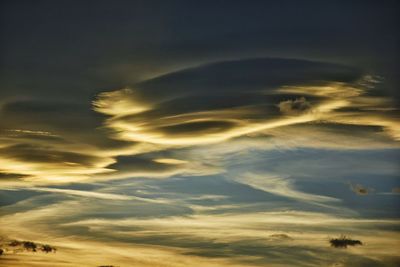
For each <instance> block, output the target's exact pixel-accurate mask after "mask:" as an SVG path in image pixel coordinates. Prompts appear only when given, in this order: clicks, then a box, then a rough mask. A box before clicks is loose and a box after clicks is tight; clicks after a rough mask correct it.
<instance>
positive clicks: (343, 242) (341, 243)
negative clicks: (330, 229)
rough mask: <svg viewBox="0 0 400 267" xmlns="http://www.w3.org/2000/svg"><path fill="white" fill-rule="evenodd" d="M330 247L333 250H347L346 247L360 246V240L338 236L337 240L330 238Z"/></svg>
mask: <svg viewBox="0 0 400 267" xmlns="http://www.w3.org/2000/svg"><path fill="white" fill-rule="evenodd" d="M329 243H331V246H332V247H335V248H347V246H358V245H362V242H361V241H360V240H355V239H350V238H347V237H346V236H345V235H342V236H340V237H339V238H331V239H330V240H329Z"/></svg>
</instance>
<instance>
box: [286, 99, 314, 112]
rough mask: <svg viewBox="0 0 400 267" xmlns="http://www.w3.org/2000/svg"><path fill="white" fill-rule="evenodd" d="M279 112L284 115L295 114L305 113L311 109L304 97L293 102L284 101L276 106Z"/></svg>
mask: <svg viewBox="0 0 400 267" xmlns="http://www.w3.org/2000/svg"><path fill="white" fill-rule="evenodd" d="M278 107H279V110H280V111H281V112H282V113H284V114H296V113H301V112H304V111H307V110H309V109H310V108H311V104H310V103H309V102H308V101H307V100H306V98H305V97H301V98H297V99H295V100H286V101H282V102H280V103H279V104H278Z"/></svg>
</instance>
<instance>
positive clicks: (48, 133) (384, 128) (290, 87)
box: [0, 58, 400, 183]
mask: <svg viewBox="0 0 400 267" xmlns="http://www.w3.org/2000/svg"><path fill="white" fill-rule="evenodd" d="M378 82H379V81H377V80H376V79H374V78H373V77H371V76H368V75H365V74H363V73H362V72H361V71H360V70H358V69H356V68H352V67H348V66H343V65H339V64H332V63H325V62H315V61H307V60H296V59H282V58H252V59H241V60H230V61H221V62H215V63H209V64H203V65H199V66H196V67H190V68H183V69H182V70H179V71H175V72H170V73H166V74H163V75H159V76H156V77H153V78H150V79H147V80H144V81H141V82H138V83H136V84H134V85H132V86H131V87H128V88H123V89H117V90H113V91H108V92H101V93H99V94H98V95H97V97H96V98H95V99H94V101H93V103H92V107H93V110H92V111H91V110H90V109H89V104H90V103H86V104H83V103H81V104H79V105H75V104H72V103H70V102H68V101H65V102H57V103H55V102H51V101H45V100H37V99H25V100H12V101H5V102H4V103H2V107H1V112H0V118H1V119H2V123H1V125H0V149H1V150H2V152H3V153H2V154H3V155H4V156H0V162H2V166H4V167H0V172H1V173H15V174H19V175H21V177H22V178H21V179H20V180H21V181H24V180H30V181H34V182H36V183H40V182H41V181H43V182H53V183H59V182H70V181H77V180H87V179H102V180H104V179H119V178H127V177H168V176H172V175H176V174H183V173H185V174H192V175H199V174H210V173H217V172H224V169H225V166H223V164H221V161H219V160H217V161H215V162H214V161H211V162H210V161H209V162H206V161H202V160H201V159H199V157H198V156H197V155H196V151H198V148H199V147H200V146H203V145H208V144H213V145H219V144H222V146H224V145H225V144H224V143H226V145H227V146H230V144H232V145H233V144H235V143H236V139H240V138H243V139H246V138H247V139H249V140H251V139H252V138H254V137H255V136H259V137H260V138H259V139H257V140H256V141H255V142H253V143H254V145H256V143H257V144H262V143H263V142H260V140H261V139H262V138H263V137H264V136H266V139H265V142H264V144H262V145H261V147H264V148H266V149H268V148H274V145H271V144H272V143H273V144H275V145H276V146H286V147H290V146H292V147H299V146H305V147H317V148H320V147H334V146H335V144H336V143H339V144H340V142H342V143H343V145H341V146H340V147H341V149H345V148H346V146H348V147H349V148H354V147H366V146H368V145H376V146H391V145H396V146H397V142H396V140H397V134H398V133H397V132H398V130H399V129H400V128H399V127H398V125H397V124H398V123H397V122H396V119H395V114H396V109H395V108H391V102H390V101H389V100H388V99H387V98H384V97H377V96H374V94H373V90H374V86H375V85H376V84H378ZM388 108H389V109H388ZM60 118H62V119H60ZM354 118H357V120H355V119H354ZM21 125H23V126H24V127H21ZM335 127H336V128H335ZM338 128H339V129H341V130H336V129H338ZM346 129H349V130H348V131H346ZM350 129H351V130H350ZM353 129H357V132H356V131H354V130H353ZM300 132H301V133H302V134H301V135H300V134H299V133H300ZM349 136H356V137H355V138H357V141H356V142H353V141H351V142H350V141H345V140H346V139H347V138H348V137H349ZM271 137H272V138H271ZM358 137H361V138H362V139H361V138H358ZM377 137H378V138H377ZM267 139H268V140H267ZM288 140H289V142H288ZM338 141H339V142H338ZM251 142H252V141H249V142H247V144H245V142H242V146H241V147H242V148H239V147H237V148H238V149H246V148H245V147H244V146H246V145H250V143H251ZM218 147H219V148H221V146H218ZM185 149H186V150H187V151H188V150H190V149H193V153H190V152H186V153H184V152H182V151H183V150H185ZM178 150H181V151H178ZM82 151H84V152H82ZM157 153H158V154H157ZM162 153H164V154H168V153H169V154H170V155H169V157H170V158H174V159H175V160H177V161H182V164H170V163H171V162H169V163H167V162H166V161H160V160H159V159H160V158H165V157H164V156H163V155H162ZM188 157H189V158H188ZM167 158H168V157H167ZM177 161H176V162H177ZM183 161H185V163H183ZM15 166H17V167H15Z"/></svg>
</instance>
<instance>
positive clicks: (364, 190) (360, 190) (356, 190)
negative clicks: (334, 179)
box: [350, 183, 374, 196]
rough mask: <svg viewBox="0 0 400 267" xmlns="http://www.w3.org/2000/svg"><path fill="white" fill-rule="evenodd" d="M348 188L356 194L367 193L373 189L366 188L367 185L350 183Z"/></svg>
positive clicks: (363, 194) (362, 194)
mask: <svg viewBox="0 0 400 267" xmlns="http://www.w3.org/2000/svg"><path fill="white" fill-rule="evenodd" d="M350 189H351V191H353V192H354V193H356V194H357V195H360V196H365V195H368V194H370V193H371V192H373V191H374V189H373V188H367V187H364V186H362V185H361V184H355V185H353V184H352V183H350Z"/></svg>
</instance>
